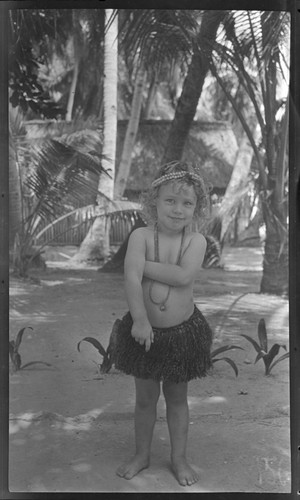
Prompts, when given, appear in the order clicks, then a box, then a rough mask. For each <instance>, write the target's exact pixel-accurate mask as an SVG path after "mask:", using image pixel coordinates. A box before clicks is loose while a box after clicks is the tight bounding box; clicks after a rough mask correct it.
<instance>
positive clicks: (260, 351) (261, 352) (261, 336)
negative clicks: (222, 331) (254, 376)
mask: <svg viewBox="0 0 300 500" xmlns="http://www.w3.org/2000/svg"><path fill="white" fill-rule="evenodd" d="M241 335H242V337H244V338H245V339H246V340H248V341H249V342H251V344H252V345H253V347H254V349H255V350H256V352H257V356H256V359H255V363H257V361H258V360H259V359H262V360H263V362H264V364H265V375H270V373H271V370H272V369H273V368H274V366H276V365H277V364H278V363H280V362H281V361H283V360H284V359H287V358H288V357H289V355H290V353H289V352H286V353H285V354H283V355H282V356H280V357H279V358H278V359H277V360H276V361H274V359H275V357H276V356H277V355H278V353H279V350H280V347H282V348H283V349H285V350H286V346H285V345H283V344H273V345H272V347H271V349H270V350H269V351H268V335H267V329H266V324H265V320H264V318H262V319H261V320H260V321H259V323H258V340H259V343H258V342H256V340H254V339H253V338H252V337H249V335H245V334H243V333H242V334H241Z"/></svg>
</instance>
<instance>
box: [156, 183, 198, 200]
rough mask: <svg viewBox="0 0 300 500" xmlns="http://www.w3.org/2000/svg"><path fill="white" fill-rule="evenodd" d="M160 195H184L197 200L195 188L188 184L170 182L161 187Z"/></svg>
mask: <svg viewBox="0 0 300 500" xmlns="http://www.w3.org/2000/svg"><path fill="white" fill-rule="evenodd" d="M159 194H160V195H162V196H164V195H170V194H173V195H179V194H180V195H184V196H187V197H191V198H196V193H195V189H194V186H191V185H189V184H187V183H186V182H178V181H173V182H172V181H170V182H167V183H166V184H163V185H162V186H160V189H159Z"/></svg>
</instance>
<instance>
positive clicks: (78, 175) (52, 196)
mask: <svg viewBox="0 0 300 500" xmlns="http://www.w3.org/2000/svg"><path fill="white" fill-rule="evenodd" d="M14 145H15V151H16V155H17V162H18V165H19V176H20V177H19V183H20V184H21V185H22V190H21V195H22V221H21V227H18V230H17V231H16V237H15V241H14V256H13V265H14V268H15V270H16V271H17V273H18V274H19V275H20V276H24V277H26V276H27V272H28V268H29V265H30V262H31V261H32V260H33V259H35V258H36V257H37V256H38V255H39V254H40V253H41V251H42V247H38V248H35V245H34V243H35V237H36V235H37V234H38V233H39V231H40V223H41V222H43V221H47V222H51V221H54V220H55V219H56V218H57V217H59V216H61V215H62V214H63V213H65V212H66V210H67V209H68V208H69V210H72V209H74V206H77V207H78V205H85V204H86V198H87V196H88V195H89V196H90V197H94V199H96V195H97V188H96V186H97V182H98V178H99V176H100V174H102V173H104V172H105V175H107V174H106V171H105V170H104V168H103V166H102V163H101V162H102V159H103V155H102V153H101V147H102V144H101V137H99V131H97V130H94V131H93V130H84V129H83V130H81V131H80V130H79V131H78V130H77V131H74V132H73V133H69V134H67V135H62V136H60V137H55V138H53V137H52V138H51V137H49V136H48V137H46V138H45V137H43V138H42V139H36V140H33V139H32V140H30V139H29V138H26V137H25V139H24V138H22V137H21V138H18V137H14ZM13 166H14V164H12V165H10V167H11V168H12V167H13ZM20 167H22V168H20ZM21 171H22V174H23V175H22V177H21ZM26 190H27V193H25V191H26ZM26 194H27V199H29V200H30V206H29V207H28V206H27V213H26V212H25V195H26ZM101 196H103V197H105V194H104V193H101ZM27 205H28V203H27Z"/></svg>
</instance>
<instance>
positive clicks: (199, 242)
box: [187, 233, 207, 249]
mask: <svg viewBox="0 0 300 500" xmlns="http://www.w3.org/2000/svg"><path fill="white" fill-rule="evenodd" d="M187 243H188V245H192V246H197V247H198V248H199V247H200V248H201V249H206V246H207V241H206V238H205V236H204V235H203V234H201V233H189V234H188V236H187Z"/></svg>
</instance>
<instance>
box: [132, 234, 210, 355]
mask: <svg viewBox="0 0 300 500" xmlns="http://www.w3.org/2000/svg"><path fill="white" fill-rule="evenodd" d="M205 250H206V240H205V238H204V236H202V235H201V234H195V235H193V237H192V238H191V241H190V242H189V244H188V247H187V248H186V250H185V252H184V255H183V257H182V259H181V263H180V265H177V264H166V263H160V262H152V261H146V239H145V235H144V233H143V230H138V229H137V230H136V231H134V232H133V233H132V234H131V236H130V238H129V241H128V248H127V252H126V257H125V262H124V276H125V293H126V298H127V302H128V307H129V310H130V313H131V316H132V319H133V325H132V329H131V335H132V336H133V338H134V339H135V340H136V342H139V343H140V344H141V345H143V344H145V349H146V351H149V349H150V347H151V343H152V342H153V331H152V327H151V324H150V322H149V320H148V315H147V311H146V308H145V304H144V297H143V289H142V279H143V276H146V277H147V278H150V279H153V280H155V281H159V282H161V283H165V284H167V285H170V286H184V285H188V284H189V283H192V282H193V281H194V279H195V275H196V274H197V272H198V271H199V269H200V266H201V264H202V261H203V258H204V254H205Z"/></svg>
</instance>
